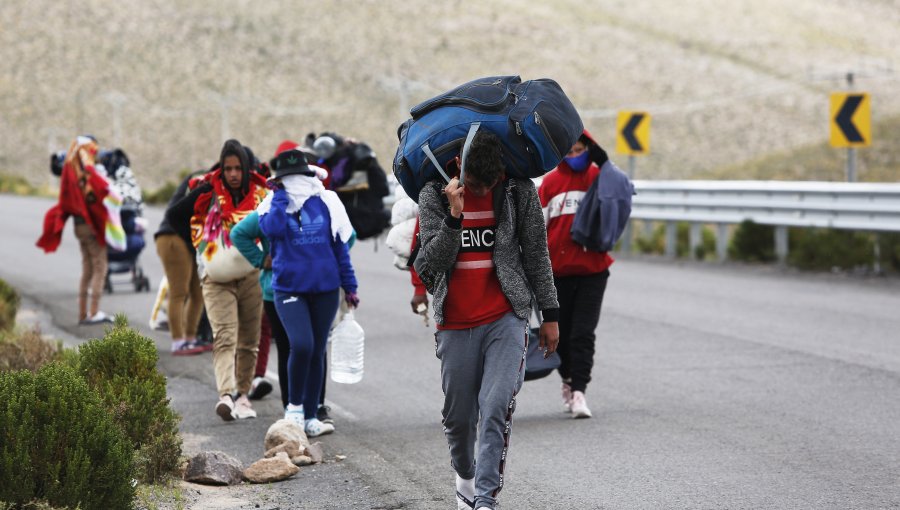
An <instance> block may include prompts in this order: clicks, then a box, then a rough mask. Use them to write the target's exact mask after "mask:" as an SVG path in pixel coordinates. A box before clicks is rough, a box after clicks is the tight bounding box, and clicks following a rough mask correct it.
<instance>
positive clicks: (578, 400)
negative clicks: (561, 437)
mask: <svg viewBox="0 0 900 510" xmlns="http://www.w3.org/2000/svg"><path fill="white" fill-rule="evenodd" d="M590 417H591V410H590V409H588V406H587V400H585V398H584V393H582V392H580V391H573V392H572V418H590Z"/></svg>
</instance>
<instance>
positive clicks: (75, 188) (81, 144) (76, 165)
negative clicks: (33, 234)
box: [35, 137, 109, 253]
mask: <svg viewBox="0 0 900 510" xmlns="http://www.w3.org/2000/svg"><path fill="white" fill-rule="evenodd" d="M96 156H97V142H96V141H95V140H93V139H91V138H87V137H78V138H76V139H75V140H74V141H73V142H72V145H71V146H70V147H69V152H68V153H67V154H66V160H65V163H64V164H63V171H62V176H61V178H60V183H59V202H58V203H57V204H56V205H55V206H53V207H52V208H50V210H49V211H47V214H46V215H45V216H44V230H43V233H42V234H41V237H40V239H38V241H37V243H35V244H37V246H38V247H39V248H43V250H44V251H45V252H46V253H51V252H54V251H56V249H57V248H58V247H59V243H60V241H62V232H63V228H64V227H65V226H66V220H67V219H68V218H69V216H80V217H82V218H84V221H85V222H86V223H87V224H88V226H90V227H91V230H92V231H93V232H94V236H95V237H96V238H97V241H98V242H100V245H101V246H106V235H105V229H106V221H107V211H106V208H105V207H104V206H103V199H104V198H106V196H107V195H108V194H109V182H108V181H107V180H106V179H105V178H104V177H103V176H102V175H100V174H99V173H97V171H96V169H95V168H94V160H95V158H96Z"/></svg>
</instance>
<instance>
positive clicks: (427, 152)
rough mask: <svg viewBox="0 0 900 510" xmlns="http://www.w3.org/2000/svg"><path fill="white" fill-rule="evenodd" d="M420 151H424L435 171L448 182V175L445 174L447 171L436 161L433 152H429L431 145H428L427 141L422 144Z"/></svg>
mask: <svg viewBox="0 0 900 510" xmlns="http://www.w3.org/2000/svg"><path fill="white" fill-rule="evenodd" d="M422 152H424V153H425V156H427V157H428V159H429V160H430V161H431V164H432V165H434V167H435V168H437V171H438V172H439V173H440V174H441V177H443V178H444V180H445V181H447V182H448V183H449V182H450V177H449V176H447V172H445V171H444V169H443V168H441V165H440V164H439V163H438V160H437V158H436V157H434V153H433V152H431V147H429V146H428V143H427V142H426V143H425V145H423V146H422Z"/></svg>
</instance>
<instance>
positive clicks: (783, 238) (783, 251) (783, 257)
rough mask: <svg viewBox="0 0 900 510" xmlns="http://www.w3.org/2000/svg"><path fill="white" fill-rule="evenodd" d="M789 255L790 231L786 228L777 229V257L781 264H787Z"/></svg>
mask: <svg viewBox="0 0 900 510" xmlns="http://www.w3.org/2000/svg"><path fill="white" fill-rule="evenodd" d="M787 255H788V229H787V227H784V226H778V227H775V256H776V257H778V263H779V264H785V263H787Z"/></svg>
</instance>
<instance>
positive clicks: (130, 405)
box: [79, 317, 181, 482]
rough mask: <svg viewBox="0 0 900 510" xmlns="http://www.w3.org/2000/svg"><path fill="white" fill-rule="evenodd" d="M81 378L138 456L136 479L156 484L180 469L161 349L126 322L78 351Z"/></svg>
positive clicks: (119, 322)
mask: <svg viewBox="0 0 900 510" xmlns="http://www.w3.org/2000/svg"><path fill="white" fill-rule="evenodd" d="M79 353H80V362H79V367H80V371H81V374H82V375H83V376H84V378H85V380H86V381H87V383H88V385H89V386H90V387H92V388H94V389H95V390H97V392H98V393H99V394H100V396H101V398H102V399H103V401H104V402H105V403H106V406H107V408H108V409H109V410H110V411H111V412H112V413H113V416H114V417H115V419H116V420H117V421H118V423H119V424H120V425H121V427H122V429H123V430H124V431H125V434H126V436H127V437H128V438H129V439H130V440H131V444H132V447H133V448H134V449H135V450H137V451H138V455H137V456H136V462H137V467H138V470H137V477H138V479H139V480H140V481H142V482H154V481H158V480H160V479H161V478H162V477H163V476H164V475H166V474H168V473H172V472H174V471H175V469H176V468H177V467H178V458H179V456H180V455H181V440H180V438H179V436H178V420H179V417H178V415H177V414H176V413H175V412H174V411H173V410H172V409H171V408H170V407H169V399H168V398H167V397H166V379H165V377H164V376H163V375H162V374H161V373H159V371H158V370H157V369H156V362H157V358H158V356H157V352H156V345H155V344H154V343H153V341H152V340H150V339H149V338H147V337H144V336H141V335H140V334H139V333H138V332H137V331H135V330H133V329H131V328H129V327H128V324H127V323H126V322H125V320H124V319H123V318H121V317H120V318H117V320H116V324H115V325H114V326H113V327H111V328H110V329H108V330H107V332H106V335H105V336H104V337H103V339H102V340H91V341H90V342H87V343H85V344H83V345H82V346H81V347H80V348H79Z"/></svg>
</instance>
